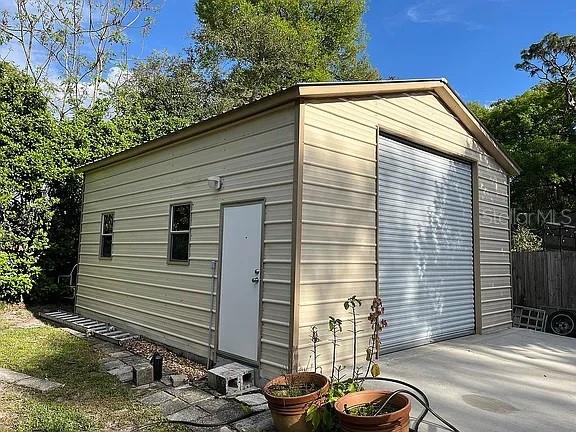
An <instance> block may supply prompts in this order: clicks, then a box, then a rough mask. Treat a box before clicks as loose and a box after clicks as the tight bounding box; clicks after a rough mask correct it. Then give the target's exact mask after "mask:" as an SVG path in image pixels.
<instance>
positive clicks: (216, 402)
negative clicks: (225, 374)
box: [196, 399, 246, 423]
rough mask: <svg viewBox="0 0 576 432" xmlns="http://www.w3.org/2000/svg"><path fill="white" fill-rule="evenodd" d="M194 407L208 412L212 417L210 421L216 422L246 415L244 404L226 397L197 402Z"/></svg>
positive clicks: (236, 418) (234, 419)
mask: <svg viewBox="0 0 576 432" xmlns="http://www.w3.org/2000/svg"><path fill="white" fill-rule="evenodd" d="M196 407H197V408H200V409H202V410H204V411H207V412H209V413H210V414H211V418H212V419H213V421H212V423H216V421H220V422H222V423H231V422H233V421H236V420H239V419H241V418H242V417H244V416H245V415H246V408H245V407H244V405H242V404H240V403H238V402H236V401H234V400H228V399H209V400H207V401H204V402H200V403H197V404H196Z"/></svg>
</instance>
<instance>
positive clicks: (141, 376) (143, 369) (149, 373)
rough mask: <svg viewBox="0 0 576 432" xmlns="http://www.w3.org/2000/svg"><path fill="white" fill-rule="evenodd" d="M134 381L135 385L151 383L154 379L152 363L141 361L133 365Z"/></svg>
mask: <svg viewBox="0 0 576 432" xmlns="http://www.w3.org/2000/svg"><path fill="white" fill-rule="evenodd" d="M132 381H133V382H134V385H135V386H142V385H145V384H150V383H151V382H153V381H154V368H153V367H152V365H151V364H150V363H140V364H135V365H134V366H132Z"/></svg>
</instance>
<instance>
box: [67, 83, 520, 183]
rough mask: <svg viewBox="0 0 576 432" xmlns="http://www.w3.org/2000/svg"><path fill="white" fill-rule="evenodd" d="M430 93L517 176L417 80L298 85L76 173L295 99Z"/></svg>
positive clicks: (505, 160)
mask: <svg viewBox="0 0 576 432" xmlns="http://www.w3.org/2000/svg"><path fill="white" fill-rule="evenodd" d="M425 91H429V92H434V93H435V94H436V95H437V96H438V97H439V98H440V99H441V100H442V101H443V102H444V103H445V104H446V105H447V106H448V108H449V109H450V110H451V111H453V113H454V114H455V115H456V117H458V118H459V119H460V121H461V122H462V123H463V124H464V126H465V127H466V128H467V129H468V130H469V132H470V133H471V134H472V136H474V138H476V139H477V140H478V141H479V142H480V144H481V145H482V146H483V147H484V148H485V149H486V150H487V151H488V153H489V154H490V155H491V156H492V157H494V159H496V161H497V162H498V163H499V164H500V165H501V166H502V167H503V168H504V169H505V170H506V172H507V173H508V174H509V175H512V176H513V175H518V174H519V173H520V169H519V167H518V166H517V165H516V164H515V163H514V161H513V160H512V159H511V158H510V157H509V156H508V155H507V154H506V152H505V150H504V149H503V148H502V147H501V146H500V145H499V144H498V143H497V142H496V140H495V139H494V138H493V137H492V136H491V135H490V134H489V132H488V131H487V130H486V129H485V128H484V127H483V126H482V124H481V123H480V121H479V120H478V119H477V118H476V117H475V116H474V114H473V113H472V112H471V111H470V110H469V109H468V108H467V107H466V104H465V103H464V101H463V100H462V99H461V98H460V96H458V94H457V93H456V92H455V91H454V90H453V89H452V88H451V87H450V85H449V84H448V82H447V81H446V80H445V79H443V78H435V79H420V80H392V81H374V82H371V81H369V82H366V81H358V82H345V83H308V84H307V83H302V84H297V85H295V86H293V87H290V88H288V89H285V90H282V91H280V92H278V93H275V94H273V95H270V96H267V97H265V98H262V99H260V100H258V101H256V102H254V103H250V104H247V105H244V106H241V107H239V108H236V109H233V110H231V111H227V112H225V113H222V114H220V115H217V116H215V117H212V118H209V119H207V120H204V121H201V122H199V123H196V124H193V125H191V126H188V127H187V128H184V129H181V130H179V131H176V132H173V133H171V134H168V135H164V136H162V137H160V138H156V139H154V140H152V141H148V142H146V143H144V144H141V145H138V146H135V147H132V148H130V149H127V150H124V151H122V152H120V153H116V154H115V155H112V156H109V157H107V158H104V159H100V160H97V161H95V162H92V163H89V164H86V165H83V166H81V167H79V168H78V169H77V171H79V172H87V171H92V170H94V169H98V168H101V167H103V166H108V165H111V164H115V163H118V162H120V161H123V160H125V159H129V158H132V157H135V156H138V155H140V154H142V153H146V152H150V151H154V150H156V149H158V148H161V147H163V146H165V145H169V144H173V143H176V142H179V141H182V140H185V139H188V138H191V137H193V136H198V135H200V134H202V133H205V132H208V131H212V130H214V129H217V128H219V127H223V126H225V125H228V124H230V123H233V122H236V121H240V120H243V119H244V118H246V117H249V116H253V115H256V114H259V113H262V112H264V111H266V110H269V109H272V108H275V107H278V106H280V105H284V104H286V103H290V102H293V101H295V100H298V99H314V98H317V99H320V98H334V97H352V96H369V95H374V94H394V93H409V92H425Z"/></svg>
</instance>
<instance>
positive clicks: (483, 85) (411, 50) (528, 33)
mask: <svg viewBox="0 0 576 432" xmlns="http://www.w3.org/2000/svg"><path fill="white" fill-rule="evenodd" d="M364 21H365V25H366V30H367V33H368V36H369V40H368V54H369V56H370V59H371V61H372V62H373V64H374V65H375V66H376V67H378V69H379V70H380V72H381V74H382V75H383V76H385V77H388V76H394V77H397V78H437V77H443V78H447V79H448V81H449V83H450V84H451V85H452V87H454V89H455V90H456V91H457V92H458V93H459V94H460V95H461V96H462V97H463V98H464V99H465V100H467V101H470V100H475V101H479V102H481V103H483V104H489V103H491V102H494V101H496V100H498V99H504V98H509V97H513V96H515V95H518V94H521V93H522V92H524V91H525V90H526V89H528V88H529V87H530V86H532V85H533V84H535V82H536V81H535V80H534V79H533V78H531V77H530V76H529V75H528V74H527V73H526V72H523V71H517V70H515V69H514V65H515V64H516V63H518V62H519V59H520V51H521V50H522V49H523V48H526V47H528V46H529V45H530V44H531V43H534V42H537V41H539V40H540V39H541V38H542V37H543V36H544V35H545V34H546V33H548V32H558V33H560V34H568V33H571V34H576V1H574V0H544V1H542V0H538V1H537V0H422V1H418V0H416V1H412V0H369V9H368V12H367V14H366V16H365V17H364ZM195 25H197V20H196V17H195V15H194V2H193V1H188V0H165V4H164V6H163V8H162V9H161V10H160V12H159V13H158V15H157V17H156V23H155V26H154V28H153V30H152V32H151V34H150V35H149V37H148V38H147V39H146V40H145V41H144V42H142V46H141V47H139V49H140V53H141V55H146V54H147V53H149V52H151V51H152V50H167V51H169V52H172V53H177V52H179V51H180V50H181V49H182V48H184V47H185V46H187V45H188V43H189V41H188V40H187V34H188V33H189V31H190V30H191V29H192V28H193V27H194V26H195Z"/></svg>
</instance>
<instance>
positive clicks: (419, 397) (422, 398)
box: [136, 377, 460, 432]
mask: <svg viewBox="0 0 576 432" xmlns="http://www.w3.org/2000/svg"><path fill="white" fill-rule="evenodd" d="M362 381H382V382H392V383H396V384H400V385H403V386H405V387H408V388H410V389H412V390H414V391H410V390H396V391H394V392H392V393H391V394H390V395H389V396H388V397H387V398H386V400H385V401H384V404H383V405H382V406H381V407H380V409H383V408H384V406H386V404H387V403H388V402H389V401H390V400H391V399H393V398H394V396H396V395H397V394H399V393H405V394H408V395H410V396H412V397H413V398H414V399H415V400H416V401H417V402H418V403H419V404H420V405H422V406H423V407H424V411H422V413H421V414H420V416H418V418H417V419H416V420H415V422H414V429H413V430H414V431H416V432H417V431H418V428H419V427H420V424H421V423H422V422H423V421H424V417H426V415H427V414H428V413H430V414H432V415H433V416H434V417H436V419H438V420H439V421H440V422H442V423H443V424H444V425H445V426H446V427H448V428H449V429H450V430H451V431H452V432H460V430H458V429H457V428H456V427H455V426H454V425H452V424H451V423H449V422H448V421H447V420H445V419H444V418H442V417H441V416H440V415H439V414H438V413H436V411H434V410H433V409H432V408H431V407H430V401H429V400H428V397H427V396H426V394H425V393H424V392H423V391H422V390H420V389H419V388H418V387H416V386H414V385H412V384H410V383H407V382H404V381H401V380H397V379H394V378H380V377H367V378H364V379H363V380H362ZM252 415H253V413H251V412H247V413H245V414H244V415H242V416H241V417H239V418H237V419H235V420H234V421H235V422H237V421H240V420H243V419H245V418H248V417H250V416H252ZM167 423H172V424H183V425H187V426H196V427H205V428H209V427H221V426H227V425H228V424H229V423H230V422H229V421H226V422H217V423H200V422H192V421H188V420H169V419H166V420H160V421H157V422H152V423H147V424H145V425H142V426H140V427H138V428H137V429H136V430H137V431H138V430H146V429H148V428H150V427H152V426H157V425H161V424H167ZM411 430H412V429H411Z"/></svg>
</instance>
